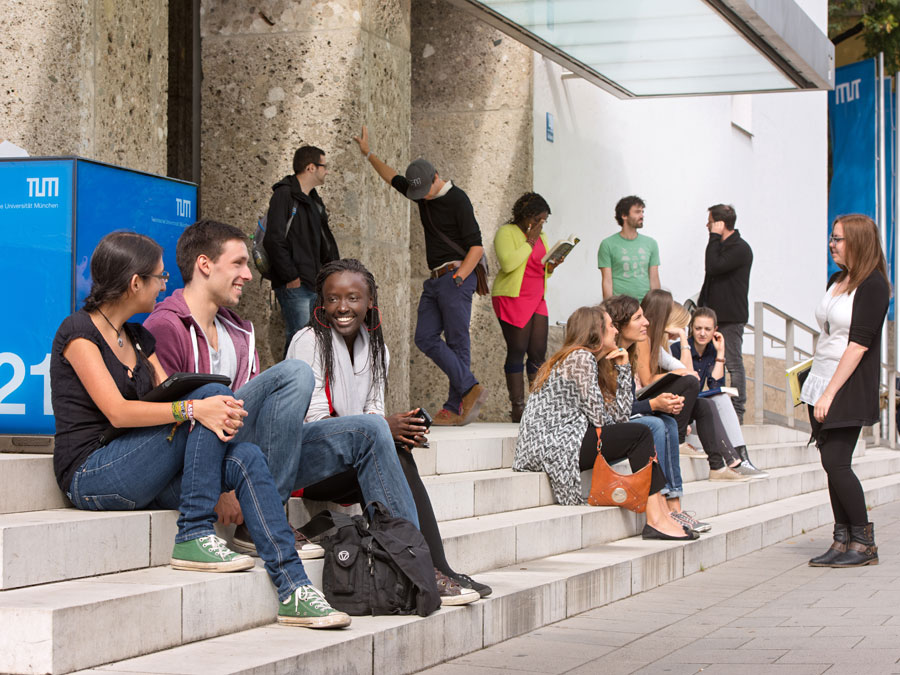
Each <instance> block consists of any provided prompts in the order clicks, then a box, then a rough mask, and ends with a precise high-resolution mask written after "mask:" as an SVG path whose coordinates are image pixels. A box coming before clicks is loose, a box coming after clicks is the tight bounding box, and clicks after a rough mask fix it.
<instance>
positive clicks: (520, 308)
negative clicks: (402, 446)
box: [491, 192, 562, 422]
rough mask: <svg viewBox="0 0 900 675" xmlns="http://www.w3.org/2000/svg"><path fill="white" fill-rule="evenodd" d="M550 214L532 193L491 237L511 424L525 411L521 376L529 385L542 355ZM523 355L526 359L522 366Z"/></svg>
mask: <svg viewBox="0 0 900 675" xmlns="http://www.w3.org/2000/svg"><path fill="white" fill-rule="evenodd" d="M549 215H550V206H549V205H548V204H547V202H546V201H545V200H544V198H543V197H541V196H540V195H539V194H537V193H535V192H526V193H525V194H524V195H522V196H521V197H519V198H518V199H517V200H516V203H515V205H513V211H512V222H511V223H508V224H506V225H504V226H503V227H501V228H500V229H499V230H498V231H497V235H496V236H495V237H494V250H495V251H496V252H497V259H498V260H499V261H500V272H499V273H498V274H497V277H496V278H495V279H494V288H493V290H492V291H491V295H492V296H493V297H492V300H493V305H494V313H495V314H496V315H497V318H498V319H499V320H500V329H501V330H502V331H503V339H504V340H506V363H505V364H504V366H503V370H504V371H505V372H506V387H507V389H509V402H510V404H511V406H512V410H511V412H510V416H511V417H512V421H513V422H518V421H519V420H520V419H521V418H522V412H523V411H524V410H525V383H524V381H523V379H522V371H523V370H527V371H528V381H529V383H531V382H532V381H533V380H534V377H535V375H536V374H537V371H538V369H539V368H540V367H541V364H543V363H544V358H545V357H546V355H547V303H546V301H545V300H544V291H545V290H546V285H547V277H549V276H550V275H551V274H553V269H554V267H555V265H554V264H553V263H548V264H547V265H544V264H543V263H542V262H541V258H543V257H544V255H545V254H546V253H547V239H546V238H545V237H544V235H543V233H542V232H541V230H542V229H543V227H544V223H545V222H547V217H548V216H549ZM560 262H562V260H560ZM558 264H559V263H557V265H558ZM526 355H527V356H528V360H527V361H526V362H525V364H524V366H523V364H522V362H523V360H524V359H525V357H526Z"/></svg>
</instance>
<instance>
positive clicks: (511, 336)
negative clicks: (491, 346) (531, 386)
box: [500, 314, 548, 376]
mask: <svg viewBox="0 0 900 675" xmlns="http://www.w3.org/2000/svg"><path fill="white" fill-rule="evenodd" d="M500 330H502V331H503V339H504V340H506V363H504V364H503V370H504V372H506V373H509V374H515V373H521V372H522V369H523V366H522V361H524V360H525V355H526V354H527V355H528V361H527V362H526V363H525V367H526V368H527V369H528V374H529V375H532V376H533V375H534V374H535V373H536V372H537V371H538V369H539V368H540V367H541V365H543V363H544V359H545V358H546V356H547V330H548V321H547V317H546V316H542V315H541V314H534V315H532V317H531V318H530V319H529V320H528V323H526V324H525V325H524V326H522V327H521V328H516V327H515V326H513V325H512V324H511V323H506V322H505V321H503V320H500Z"/></svg>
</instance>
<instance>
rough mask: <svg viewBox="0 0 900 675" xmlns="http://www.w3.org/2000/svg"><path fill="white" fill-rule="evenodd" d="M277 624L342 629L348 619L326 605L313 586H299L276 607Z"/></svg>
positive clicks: (320, 594) (319, 592)
mask: <svg viewBox="0 0 900 675" xmlns="http://www.w3.org/2000/svg"><path fill="white" fill-rule="evenodd" d="M278 623H282V624H285V625H286V626H306V627H307V628H343V627H344V626H349V625H350V617H349V616H348V615H347V614H345V613H344V612H339V611H337V610H336V609H335V608H334V607H332V606H331V605H329V604H328V601H327V600H326V599H325V596H324V595H322V592H321V591H320V590H319V589H318V588H316V587H315V586H312V585H310V586H301V587H300V588H298V589H297V590H295V591H294V592H293V593H291V596H290V597H289V598H288V599H287V600H285V601H284V602H282V603H280V604H279V607H278Z"/></svg>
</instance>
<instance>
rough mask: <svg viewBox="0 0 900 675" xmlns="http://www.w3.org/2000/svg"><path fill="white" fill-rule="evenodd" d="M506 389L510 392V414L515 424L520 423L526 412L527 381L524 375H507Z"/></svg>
mask: <svg viewBox="0 0 900 675" xmlns="http://www.w3.org/2000/svg"><path fill="white" fill-rule="evenodd" d="M506 388H507V389H508V390H509V403H510V407H511V409H510V413H509V416H510V417H511V418H512V421H513V422H516V423H518V422H519V420H521V419H522V413H523V412H525V380H524V379H523V378H522V373H507V374H506Z"/></svg>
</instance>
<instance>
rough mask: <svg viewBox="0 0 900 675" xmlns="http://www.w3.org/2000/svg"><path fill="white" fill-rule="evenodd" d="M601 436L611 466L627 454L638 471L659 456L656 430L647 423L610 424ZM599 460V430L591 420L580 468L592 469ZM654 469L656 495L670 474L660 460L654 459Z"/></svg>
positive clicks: (652, 491) (652, 488) (653, 491)
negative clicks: (665, 473)
mask: <svg viewBox="0 0 900 675" xmlns="http://www.w3.org/2000/svg"><path fill="white" fill-rule="evenodd" d="M600 438H601V439H602V440H603V445H601V446H600V454H601V455H603V458H604V459H605V460H606V462H607V463H608V464H609V465H610V466H611V465H613V464H615V463H616V462H619V461H621V460H623V459H625V458H626V457H627V458H628V464H629V465H630V466H631V472H632V473H635V472H637V471H640V470H641V469H643V468H644V467H645V466H647V462H649V461H650V458H651V457H655V456H656V450H655V448H654V446H653V434H652V433H651V432H650V428H649V427H645V426H644V425H643V424H636V423H633V422H624V423H622V424H607V425H606V426H604V427H603V429H602V430H601V431H600ZM595 461H597V430H596V429H595V428H594V426H593V425H590V424H589V425H588V428H587V431H586V432H585V434H584V439H583V440H582V441H581V451H580V452H579V453H578V468H579V469H581V470H582V471H587V470H588V469H592V468H594V462H595ZM650 473H651V478H650V494H651V495H655V494H656V493H657V492H659V491H660V490H662V489H663V488H664V487H665V486H666V477H665V475H663V472H662V469H661V468H660V466H659V463H658V462H653V468H652V469H650Z"/></svg>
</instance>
